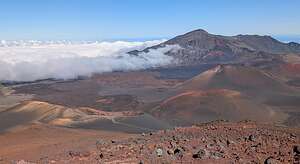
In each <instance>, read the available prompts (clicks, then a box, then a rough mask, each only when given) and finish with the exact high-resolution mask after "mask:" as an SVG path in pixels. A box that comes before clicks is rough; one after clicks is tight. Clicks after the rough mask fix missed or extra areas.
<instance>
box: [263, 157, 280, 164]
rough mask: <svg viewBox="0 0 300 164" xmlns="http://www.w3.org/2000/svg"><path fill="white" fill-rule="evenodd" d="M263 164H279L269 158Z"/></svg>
mask: <svg viewBox="0 0 300 164" xmlns="http://www.w3.org/2000/svg"><path fill="white" fill-rule="evenodd" d="M264 164H279V162H278V161H277V160H275V159H274V158H273V157H269V158H267V159H266V160H265V162H264Z"/></svg>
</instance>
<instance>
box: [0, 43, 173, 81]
mask: <svg viewBox="0 0 300 164" xmlns="http://www.w3.org/2000/svg"><path fill="white" fill-rule="evenodd" d="M161 42H162V40H160V41H148V42H123V41H118V42H95V43H76V44H74V43H67V42H62V43H42V42H37V41H31V42H13V43H12V42H10V43H8V42H5V41H2V42H1V45H0V81H34V80H38V79H47V78H58V79H71V78H76V77H78V76H90V75H92V74H93V73H103V72H111V71H118V70H125V71H128V70H138V69H146V68H151V67H157V66H163V65H167V64H170V63H171V62H173V58H172V57H170V56H167V55H165V54H164V53H166V52H168V51H170V50H172V49H178V46H167V47H164V48H159V49H157V50H150V51H149V52H148V53H141V54H139V56H133V55H129V54H126V52H128V51H131V50H135V49H138V50H142V49H144V48H146V47H149V46H153V45H156V44H159V43H161Z"/></svg>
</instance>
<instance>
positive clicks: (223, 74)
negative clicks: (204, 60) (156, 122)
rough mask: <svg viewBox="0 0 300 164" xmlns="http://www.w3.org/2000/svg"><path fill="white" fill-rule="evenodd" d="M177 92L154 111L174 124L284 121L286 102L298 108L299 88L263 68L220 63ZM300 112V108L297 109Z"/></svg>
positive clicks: (285, 118) (286, 115)
mask: <svg viewBox="0 0 300 164" xmlns="http://www.w3.org/2000/svg"><path fill="white" fill-rule="evenodd" d="M176 91H177V94H175V95H174V96H172V97H170V98H168V99H166V100H165V101H163V102H162V103H160V105H158V106H157V107H156V108H154V109H153V110H152V113H153V114H154V115H155V116H157V117H160V118H165V119H167V120H169V121H170V122H172V123H175V124H187V125H190V124H193V123H197V122H207V121H213V120H218V119H226V120H230V121H239V120H244V119H251V120H255V121H259V122H272V123H284V122H285V121H286V120H287V119H288V117H290V116H289V114H288V112H286V111H285V110H284V108H283V106H285V105H289V106H293V109H295V110H296V108H299V106H300V104H299V103H298V102H299V100H300V97H299V91H297V90H295V89H294V88H291V87H289V86H287V85H286V84H284V83H282V82H281V81H278V80H276V79H273V78H272V76H271V75H269V74H268V73H265V72H264V71H261V70H258V69H256V68H252V67H246V66H238V65H220V66H217V67H215V68H213V69H210V70H208V71H206V72H204V73H202V74H200V75H198V76H196V77H194V78H192V79H191V80H188V81H186V82H185V83H183V84H182V85H179V86H178V87H177V88H176ZM298 113H299V111H298Z"/></svg>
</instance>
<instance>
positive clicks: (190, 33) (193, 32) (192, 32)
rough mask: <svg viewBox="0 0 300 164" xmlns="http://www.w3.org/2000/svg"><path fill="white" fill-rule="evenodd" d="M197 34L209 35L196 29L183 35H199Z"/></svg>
mask: <svg viewBox="0 0 300 164" xmlns="http://www.w3.org/2000/svg"><path fill="white" fill-rule="evenodd" d="M199 34H205V35H207V34H209V33H208V32H207V31H205V30H203V29H197V30H194V31H191V32H188V33H186V34H185V35H199Z"/></svg>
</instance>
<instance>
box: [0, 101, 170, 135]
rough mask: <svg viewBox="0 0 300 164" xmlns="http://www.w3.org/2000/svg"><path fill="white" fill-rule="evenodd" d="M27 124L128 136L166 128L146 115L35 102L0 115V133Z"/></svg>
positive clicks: (22, 104) (21, 105)
mask: <svg viewBox="0 0 300 164" xmlns="http://www.w3.org/2000/svg"><path fill="white" fill-rule="evenodd" d="M31 123H38V124H47V125H52V126H62V127H71V128H83V129H100V130H108V131H124V132H128V133H140V132H147V131H152V130H158V129H164V128H168V126H167V125H165V124H164V123H162V122H160V121H158V120H156V119H154V118H153V117H151V116H150V115H147V114H143V113H139V112H130V111H124V112H105V111H101V110H95V109H92V108H85V107H82V108H68V107H64V106H60V105H54V104H49V103H46V102H39V101H27V102H23V103H21V104H19V105H17V106H15V107H12V108H9V109H7V110H5V111H2V112H1V113H0V132H5V131H8V130H14V129H16V128H21V127H26V126H28V125H30V124H31Z"/></svg>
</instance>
